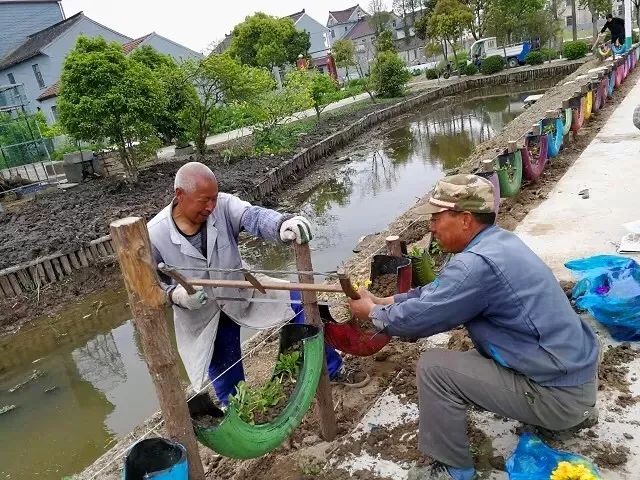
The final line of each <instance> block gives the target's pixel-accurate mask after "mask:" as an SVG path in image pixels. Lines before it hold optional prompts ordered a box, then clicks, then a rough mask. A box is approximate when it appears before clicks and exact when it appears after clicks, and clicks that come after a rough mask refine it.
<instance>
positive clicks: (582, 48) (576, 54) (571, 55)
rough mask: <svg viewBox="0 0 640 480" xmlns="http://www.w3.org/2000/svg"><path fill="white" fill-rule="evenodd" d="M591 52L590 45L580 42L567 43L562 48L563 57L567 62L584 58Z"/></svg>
mask: <svg viewBox="0 0 640 480" xmlns="http://www.w3.org/2000/svg"><path fill="white" fill-rule="evenodd" d="M587 52H589V45H587V42H584V41H582V40H578V41H576V42H567V43H565V44H564V47H563V48H562V55H563V56H564V58H566V59H567V60H576V59H578V58H582V57H584V56H585V55H586V54H587Z"/></svg>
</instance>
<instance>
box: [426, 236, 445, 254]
mask: <svg viewBox="0 0 640 480" xmlns="http://www.w3.org/2000/svg"><path fill="white" fill-rule="evenodd" d="M429 254H431V256H433V257H437V256H439V255H442V254H444V252H443V251H442V247H441V246H440V243H438V241H437V240H434V241H433V242H431V245H429Z"/></svg>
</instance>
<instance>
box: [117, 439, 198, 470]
mask: <svg viewBox="0 0 640 480" xmlns="http://www.w3.org/2000/svg"><path fill="white" fill-rule="evenodd" d="M122 478H123V480H151V479H152V480H188V479H189V465H188V463H187V450H186V449H185V448H184V447H183V446H182V445H180V444H179V443H176V442H172V441H170V440H166V439H164V438H147V439H146V440H141V441H139V442H138V443H136V444H135V445H133V446H132V447H131V449H130V450H129V451H128V452H127V456H126V458H125V462H124V469H123V472H122Z"/></svg>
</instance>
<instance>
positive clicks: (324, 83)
mask: <svg viewBox="0 0 640 480" xmlns="http://www.w3.org/2000/svg"><path fill="white" fill-rule="evenodd" d="M285 86H287V87H289V88H292V89H298V90H300V91H301V92H303V95H305V96H306V97H307V98H308V103H309V104H310V105H311V106H312V107H313V109H314V110H315V111H316V118H317V119H318V121H320V114H321V113H322V111H323V110H324V109H325V108H326V106H327V105H329V104H330V103H331V102H332V101H333V100H334V99H335V94H336V92H337V91H338V88H337V86H336V83H335V82H334V81H333V79H332V78H331V77H329V75H325V74H324V73H320V72H318V71H317V70H293V71H292V72H290V73H289V74H288V75H287V77H286V79H285Z"/></svg>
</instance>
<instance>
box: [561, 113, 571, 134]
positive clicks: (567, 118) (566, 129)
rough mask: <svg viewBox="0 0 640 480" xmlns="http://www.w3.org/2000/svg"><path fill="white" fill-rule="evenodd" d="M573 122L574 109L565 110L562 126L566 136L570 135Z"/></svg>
mask: <svg viewBox="0 0 640 480" xmlns="http://www.w3.org/2000/svg"><path fill="white" fill-rule="evenodd" d="M572 120H573V109H571V108H565V109H564V122H563V124H562V133H563V134H564V135H569V132H570V131H571V123H572Z"/></svg>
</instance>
